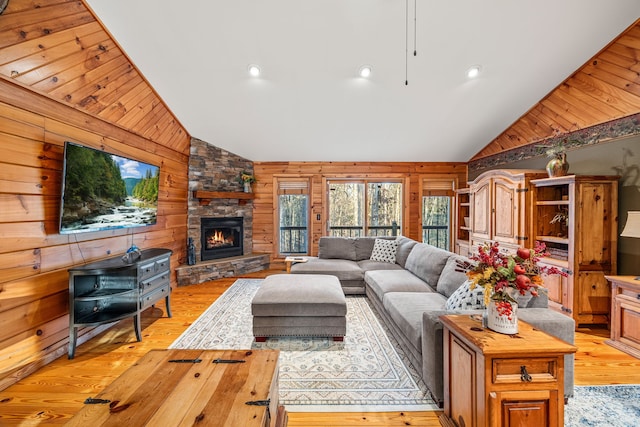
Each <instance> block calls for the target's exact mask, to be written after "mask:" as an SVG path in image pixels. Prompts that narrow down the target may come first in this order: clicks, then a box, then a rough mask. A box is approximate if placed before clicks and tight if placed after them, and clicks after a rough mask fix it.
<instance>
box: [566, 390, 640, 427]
mask: <svg viewBox="0 0 640 427" xmlns="http://www.w3.org/2000/svg"><path fill="white" fill-rule="evenodd" d="M564 424H565V426H568V427H591V426H598V427H600V426H601V427H605V426H606V427H636V426H638V425H640V386H637V385H603V386H582V387H575V392H574V397H573V398H571V399H569V403H568V404H567V405H566V406H565V407H564Z"/></svg>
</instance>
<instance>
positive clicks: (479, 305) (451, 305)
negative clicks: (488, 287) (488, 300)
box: [445, 280, 485, 311]
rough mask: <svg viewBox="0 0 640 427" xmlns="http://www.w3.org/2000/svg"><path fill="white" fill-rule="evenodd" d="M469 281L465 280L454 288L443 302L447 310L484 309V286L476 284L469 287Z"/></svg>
mask: <svg viewBox="0 0 640 427" xmlns="http://www.w3.org/2000/svg"><path fill="white" fill-rule="evenodd" d="M470 285H471V282H470V281H468V280H467V281H465V282H464V283H463V284H462V286H460V287H459V288H458V289H456V290H455V291H454V292H453V293H452V294H451V296H450V297H449V299H447V302H446V304H445V308H446V309H447V311H464V310H480V309H484V308H485V307H484V288H483V287H482V286H476V287H475V288H474V289H471V286H470Z"/></svg>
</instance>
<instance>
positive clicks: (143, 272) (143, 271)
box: [138, 260, 156, 280]
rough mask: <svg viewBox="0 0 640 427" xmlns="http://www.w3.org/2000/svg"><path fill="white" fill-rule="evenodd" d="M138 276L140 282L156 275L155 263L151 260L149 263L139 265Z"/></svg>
mask: <svg viewBox="0 0 640 427" xmlns="http://www.w3.org/2000/svg"><path fill="white" fill-rule="evenodd" d="M138 272H139V273H138V275H139V276H140V280H145V279H148V278H149V277H151V276H153V275H154V274H156V262H155V261H154V260H151V261H149V262H145V263H144V264H140V266H139V267H138Z"/></svg>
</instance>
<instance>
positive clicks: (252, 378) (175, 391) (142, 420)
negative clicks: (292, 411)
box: [67, 350, 287, 427]
mask: <svg viewBox="0 0 640 427" xmlns="http://www.w3.org/2000/svg"><path fill="white" fill-rule="evenodd" d="M278 354H279V353H278V351H277V350H253V351H247V350H151V351H150V352H148V353H147V354H146V355H145V356H144V357H142V359H140V360H139V361H138V362H137V363H136V364H135V365H133V366H131V367H130V368H129V369H127V370H126V371H125V372H124V373H123V374H122V375H120V376H119V377H118V378H116V379H115V381H114V382H112V383H111V384H110V385H109V386H107V388H106V389H105V390H104V391H102V392H101V393H100V394H98V395H97V396H95V397H94V398H93V399H91V398H90V399H87V400H86V401H85V402H84V403H85V405H84V406H83V407H82V409H81V410H80V412H78V413H77V414H76V415H75V416H74V417H73V418H72V419H71V420H70V422H69V423H68V424H67V425H68V426H93V427H98V426H107V425H109V426H116V425H117V426H125V425H126V426H179V425H203V426H204V425H206V426H220V427H221V426H228V427H235V426H247V427H249V426H255V427H258V426H260V427H281V426H286V422H287V420H286V412H284V409H283V408H282V407H280V406H279V405H278ZM247 402H249V403H247Z"/></svg>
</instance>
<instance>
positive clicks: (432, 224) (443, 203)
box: [422, 196, 452, 251]
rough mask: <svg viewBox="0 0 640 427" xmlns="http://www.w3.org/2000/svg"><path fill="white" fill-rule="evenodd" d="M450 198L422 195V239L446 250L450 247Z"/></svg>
mask: <svg viewBox="0 0 640 427" xmlns="http://www.w3.org/2000/svg"><path fill="white" fill-rule="evenodd" d="M451 199H452V197H450V196H423V197H422V241H423V242H424V243H428V244H430V245H432V246H436V247H438V248H441V249H445V250H447V251H448V250H450V249H449V248H450V247H451V225H450V224H451Z"/></svg>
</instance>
